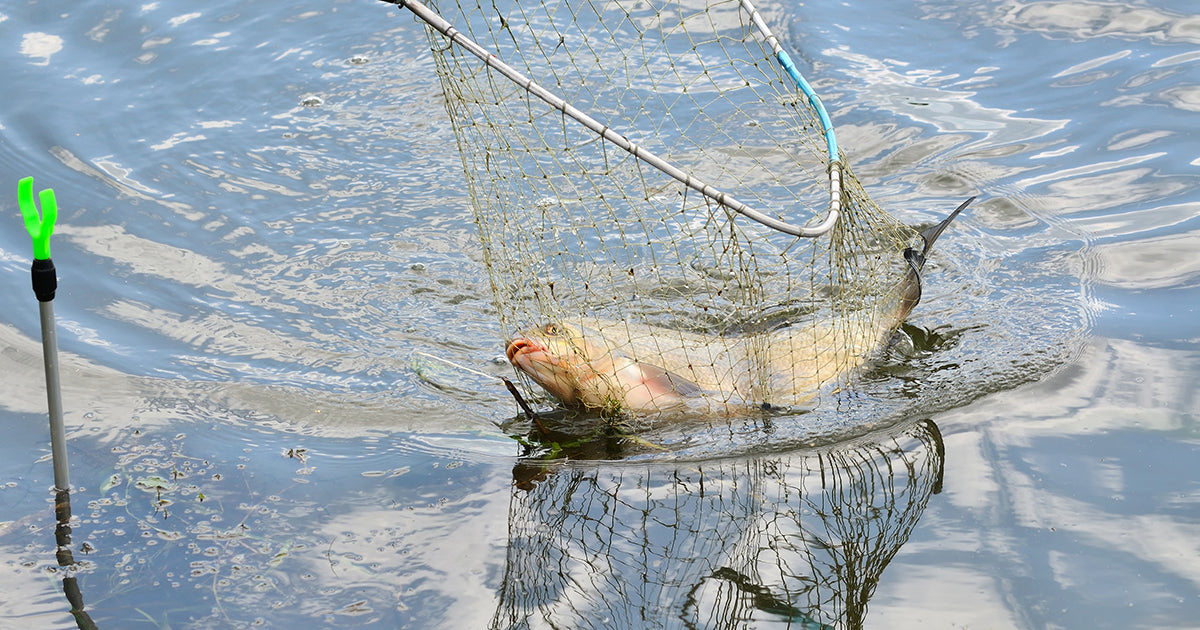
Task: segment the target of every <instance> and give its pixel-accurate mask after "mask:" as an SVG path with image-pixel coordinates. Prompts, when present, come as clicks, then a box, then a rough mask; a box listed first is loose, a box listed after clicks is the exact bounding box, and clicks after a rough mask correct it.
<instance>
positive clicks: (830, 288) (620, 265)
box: [389, 0, 944, 413]
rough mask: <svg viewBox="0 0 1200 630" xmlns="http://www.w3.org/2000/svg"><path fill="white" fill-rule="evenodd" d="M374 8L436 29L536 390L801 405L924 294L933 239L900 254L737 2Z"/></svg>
mask: <svg viewBox="0 0 1200 630" xmlns="http://www.w3.org/2000/svg"><path fill="white" fill-rule="evenodd" d="M389 1H395V2H396V3H397V4H400V5H402V6H405V7H406V8H409V9H410V10H412V11H413V12H414V13H415V14H416V15H417V16H418V17H420V18H421V19H422V20H424V21H425V23H426V24H427V26H428V32H429V38H430V44H431V48H432V51H433V53H434V59H435V61H436V65H437V71H438V76H439V78H440V80H441V83H442V87H443V91H444V94H445V106H446V110H447V111H448V112H449V114H450V118H451V120H452V122H453V127H454V131H455V134H456V138H457V142H458V149H459V151H460V153H461V156H462V160H463V168H464V171H465V173H466V177H467V188H468V192H469V194H470V199H471V203H472V206H473V209H474V214H475V220H476V223H477V226H478V232H479V235H480V238H481V241H482V246H483V253H484V259H485V263H486V266H487V270H488V274H489V278H490V282H491V287H492V290H493V293H494V299H495V304H496V308H497V309H498V312H499V318H500V324H501V330H502V331H503V333H504V335H505V337H506V341H507V342H508V346H507V350H508V356H509V358H510V360H512V362H513V364H514V365H515V366H516V367H517V368H518V369H519V371H520V372H522V373H523V375H524V376H526V377H528V380H526V381H525V387H526V390H527V392H530V393H536V392H537V388H535V387H533V386H532V385H533V383H536V384H537V385H540V386H541V387H542V388H543V389H544V390H546V391H548V392H549V393H550V394H552V395H553V396H554V397H555V398H557V399H558V400H559V401H561V402H564V403H566V404H568V405H575V406H582V407H589V408H595V409H599V410H601V411H604V412H608V413H620V412H634V413H657V412H665V411H675V410H685V411H688V412H695V411H701V412H705V413H708V412H718V413H728V412H730V411H731V410H737V409H745V408H753V407H761V406H763V405H767V406H779V407H797V406H803V405H808V404H812V403H813V402H815V401H816V400H817V399H818V397H819V396H820V395H821V394H822V393H823V392H829V391H832V390H834V389H836V388H838V387H841V386H843V385H844V384H845V382H846V380H847V378H849V377H850V376H851V375H852V374H853V373H854V372H855V370H857V369H858V368H860V367H861V366H862V365H864V364H865V363H866V362H867V361H869V359H870V357H871V356H872V353H873V352H875V351H876V350H877V349H878V348H879V346H880V345H881V343H882V342H883V340H885V339H886V338H887V336H888V335H889V334H890V332H891V331H893V330H894V329H895V328H896V327H897V326H898V325H899V324H900V322H901V320H902V319H903V318H904V316H905V315H907V313H908V311H909V310H910V309H911V308H912V306H913V305H914V304H915V303H916V300H917V299H919V295H920V279H919V275H918V272H919V270H920V263H921V262H923V254H924V253H926V251H927V247H926V248H925V250H922V249H921V248H920V247H918V248H917V249H915V250H914V249H909V253H908V255H906V254H905V250H906V248H910V246H912V245H914V243H917V244H919V243H920V240H919V239H918V238H917V236H918V234H917V232H916V231H915V230H913V229H912V228H909V227H907V226H905V225H903V224H902V223H900V222H899V221H897V220H896V219H895V218H893V217H892V216H890V215H889V214H888V213H886V212H884V211H883V210H882V209H880V208H879V207H878V206H877V205H876V204H874V203H873V202H872V201H871V200H870V199H869V198H868V196H867V194H866V192H865V191H864V190H863V188H862V186H861V184H860V183H859V181H858V180H857V179H856V178H855V177H854V175H853V173H851V172H850V171H849V169H848V168H847V166H846V160H845V159H844V157H843V156H842V154H841V153H840V151H839V150H838V149H837V145H836V141H835V139H834V134H833V128H832V125H831V124H830V122H829V119H828V116H827V114H826V113H825V110H824V107H823V105H821V102H820V99H819V98H817V97H816V95H815V94H813V92H812V88H811V87H810V86H809V85H808V84H807V82H806V81H804V79H803V78H802V77H801V76H800V75H799V73H798V72H797V71H796V69H795V67H794V65H793V64H792V62H791V60H790V59H789V58H788V57H787V55H786V53H785V52H783V50H782V47H781V46H780V45H779V42H778V40H777V39H776V38H775V37H774V35H772V34H771V32H770V30H769V28H768V27H767V19H766V18H764V16H763V15H762V14H760V13H759V12H758V11H757V10H756V9H755V8H754V7H753V6H752V5H751V4H750V3H749V2H747V1H745V0H694V1H687V2H674V3H665V2H660V1H658V0H652V1H642V0H640V1H637V2H625V1H619V0H617V1H604V2H601V1H580V0H544V1H541V2H537V3H518V2H515V1H509V2H506V1H503V0H500V1H489V2H475V1H473V0H462V1H461V2H459V3H457V4H454V3H449V2H436V3H435V2H431V3H430V4H429V6H428V7H426V6H425V5H422V4H419V3H417V2H411V1H409V0H389ZM941 227H944V224H943V226H941ZM937 232H940V229H938V230H937ZM925 236H926V237H927V238H926V241H927V243H926V245H928V243H929V242H931V241H932V238H936V236H937V233H933V234H932V238H928V236H929V234H926V235H925ZM530 380H531V381H533V383H530V382H529V381H530Z"/></svg>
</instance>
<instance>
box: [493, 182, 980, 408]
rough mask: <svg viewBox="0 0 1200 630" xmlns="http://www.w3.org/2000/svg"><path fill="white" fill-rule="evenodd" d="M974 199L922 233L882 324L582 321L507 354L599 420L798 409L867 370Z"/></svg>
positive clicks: (530, 337)
mask: <svg viewBox="0 0 1200 630" xmlns="http://www.w3.org/2000/svg"><path fill="white" fill-rule="evenodd" d="M974 200H975V197H971V198H970V199H967V200H966V201H964V202H963V203H962V204H961V205H959V206H958V208H956V209H955V210H954V212H952V213H951V214H950V215H949V216H947V217H946V218H945V219H944V220H942V221H941V222H939V223H938V224H936V225H934V226H932V227H929V228H927V229H925V230H923V231H921V232H920V236H921V241H922V243H921V246H920V247H919V248H914V247H907V248H905V249H904V252H903V256H904V263H905V264H906V265H907V267H908V271H907V272H906V273H905V275H904V277H903V278H902V279H901V280H900V281H899V282H898V284H897V285H896V286H894V287H892V289H891V290H889V291H888V295H889V296H894V297H895V299H896V303H895V305H894V306H893V307H891V308H890V310H889V311H888V312H886V313H885V314H884V316H883V317H881V318H878V319H875V320H871V321H857V320H855V321H854V322H851V323H846V322H842V323H840V324H839V323H837V322H834V321H815V322H810V323H807V324H805V325H801V326H789V327H784V328H780V329H778V330H774V331H771V332H770V333H768V334H760V335H744V336H740V337H727V336H717V335H705V334H702V333H696V332H689V331H683V330H674V329H667V328H662V327H655V326H651V325H648V324H642V323H637V322H625V321H608V320H603V319H600V318H595V317H587V316H581V317H579V318H578V319H571V321H570V322H567V321H557V322H550V323H546V324H542V325H540V326H536V327H533V328H529V329H526V330H523V331H520V332H518V333H517V334H516V335H514V336H513V337H512V338H511V339H510V340H509V341H508V343H507V344H506V348H505V354H506V356H507V357H508V360H509V362H510V363H511V364H512V365H513V367H514V368H516V369H517V370H518V371H519V372H521V373H523V374H525V375H526V376H528V377H529V378H530V379H531V380H533V382H535V383H537V385H539V386H540V387H541V388H542V389H544V390H546V392H548V393H549V394H550V395H551V396H553V397H554V398H555V399H557V400H558V401H559V402H561V403H562V404H563V405H564V406H567V407H576V408H584V409H591V410H598V411H600V412H601V413H605V414H617V413H632V414H637V415H648V414H661V413H666V412H680V411H683V412H701V413H711V412H717V413H721V414H729V413H731V412H733V411H734V410H737V409H747V408H769V407H772V406H783V407H787V406H795V405H801V404H804V403H805V402H807V401H809V400H811V399H812V398H814V397H815V396H816V395H817V394H818V392H819V391H820V390H821V389H822V388H823V387H825V386H826V385H828V384H830V383H833V382H837V381H839V379H843V378H844V377H846V376H847V375H849V374H850V373H852V372H853V370H855V369H856V368H859V367H861V366H862V365H864V364H865V363H866V362H867V361H868V360H869V359H870V357H871V356H872V355H873V353H874V352H875V351H877V350H878V349H879V348H880V347H882V346H883V345H884V344H885V343H886V342H887V340H888V339H889V338H890V336H891V334H892V333H893V332H894V331H895V329H896V328H898V327H899V326H900V324H901V323H903V322H904V320H905V319H906V318H907V317H908V316H909V314H910V313H911V312H912V310H913V309H914V308H915V307H916V306H917V304H918V303H919V302H920V301H921V285H922V277H921V272H922V270H923V268H924V266H925V262H926V260H927V259H928V257H929V252H930V250H931V249H932V247H933V244H934V243H935V242H936V241H937V239H938V237H940V236H941V235H942V233H943V232H944V231H945V230H946V228H947V227H948V226H949V225H950V223H951V222H952V221H954V219H955V217H957V216H958V215H959V213H961V212H962V211H963V210H964V209H966V208H967V206H969V205H970V204H971V202H973V201H974Z"/></svg>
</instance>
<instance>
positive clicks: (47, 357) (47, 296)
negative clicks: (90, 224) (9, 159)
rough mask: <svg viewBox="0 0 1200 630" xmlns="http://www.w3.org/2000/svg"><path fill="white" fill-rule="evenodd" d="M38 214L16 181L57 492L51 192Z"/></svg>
mask: <svg viewBox="0 0 1200 630" xmlns="http://www.w3.org/2000/svg"><path fill="white" fill-rule="evenodd" d="M38 198H39V199H40V200H41V202H42V208H41V212H39V211H38V207H37V204H35V203H34V200H33V178H32V177H26V178H23V179H22V180H21V181H19V182H17V204H18V205H19V206H20V207H21V215H22V216H23V217H24V218H25V229H26V230H28V231H29V236H30V237H31V238H32V239H33V266H32V267H30V269H29V275H30V277H31V279H32V280H33V294H34V295H35V296H37V300H38V308H39V310H40V312H41V317H42V359H43V362H44V363H45V364H46V402H47V403H48V407H49V408H50V453H51V455H52V457H53V462H54V488H55V489H56V490H58V491H59V492H68V491H70V490H71V480H70V477H69V476H68V475H67V432H66V429H64V428H63V410H62V392H61V385H60V384H59V382H58V336H57V335H56V334H55V331H54V292H55V291H56V290H57V289H58V274H57V272H56V271H55V270H54V261H53V260H51V259H50V235H51V234H53V233H54V222H55V221H57V220H58V202H57V201H56V200H55V198H54V191H53V190H50V189H46V190H43V191H41V193H39V194H38Z"/></svg>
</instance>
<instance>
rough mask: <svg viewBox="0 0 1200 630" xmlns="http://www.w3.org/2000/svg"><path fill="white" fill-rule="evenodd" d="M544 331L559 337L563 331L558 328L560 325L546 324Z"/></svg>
mask: <svg viewBox="0 0 1200 630" xmlns="http://www.w3.org/2000/svg"><path fill="white" fill-rule="evenodd" d="M542 331H543V332H545V333H546V334H547V335H555V336H557V335H560V334H562V329H561V328H559V327H558V324H546V325H545V326H543V327H542Z"/></svg>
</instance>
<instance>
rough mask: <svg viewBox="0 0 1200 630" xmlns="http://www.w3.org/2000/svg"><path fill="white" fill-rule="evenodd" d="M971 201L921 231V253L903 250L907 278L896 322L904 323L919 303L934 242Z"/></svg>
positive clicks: (960, 205) (909, 249)
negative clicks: (922, 272)
mask: <svg viewBox="0 0 1200 630" xmlns="http://www.w3.org/2000/svg"><path fill="white" fill-rule="evenodd" d="M972 201H975V197H971V198H970V199H967V200H966V201H964V202H962V203H961V204H959V205H958V207H957V208H955V209H954V212H951V213H950V216H948V217H946V218H945V219H943V220H942V222H941V223H938V224H937V225H935V226H933V227H930V228H926V229H925V230H923V231H922V232H921V240H922V241H923V246H922V247H921V251H917V250H915V249H913V248H911V247H906V248H905V249H904V261H905V262H907V263H908V277H907V278H906V279H905V282H904V286H903V287H902V289H901V294H900V316H899V318H898V321H904V318H905V317H908V314H909V312H910V311H912V310H913V307H915V306H916V305H917V302H920V301H921V269H922V268H923V267H924V266H925V257H926V256H928V255H929V250H930V249H932V248H933V244H934V242H935V241H937V240H938V237H939V236H941V235H942V232H944V231H946V227H948V226H949V225H950V222H951V221H953V220H954V218H955V217H957V216H958V215H959V213H960V212H962V211H963V210H966V208H967V206H969V205H971V202H972Z"/></svg>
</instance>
